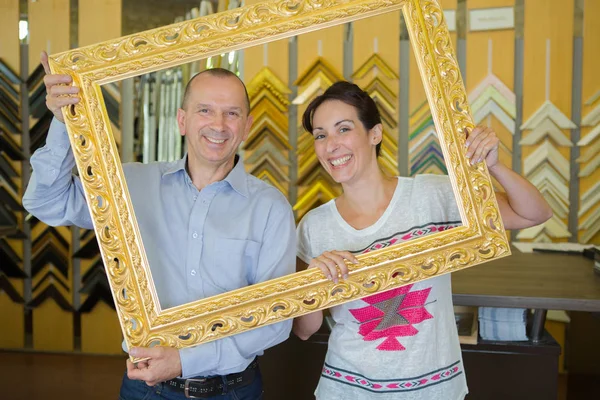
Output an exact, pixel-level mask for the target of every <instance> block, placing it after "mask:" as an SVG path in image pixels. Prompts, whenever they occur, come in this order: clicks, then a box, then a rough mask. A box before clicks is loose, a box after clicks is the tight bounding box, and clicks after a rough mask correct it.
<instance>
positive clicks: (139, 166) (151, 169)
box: [123, 161, 177, 177]
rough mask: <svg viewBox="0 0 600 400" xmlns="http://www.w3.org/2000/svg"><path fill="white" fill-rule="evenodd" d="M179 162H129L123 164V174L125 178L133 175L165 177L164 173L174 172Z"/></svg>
mask: <svg viewBox="0 0 600 400" xmlns="http://www.w3.org/2000/svg"><path fill="white" fill-rule="evenodd" d="M176 164H177V161H153V162H150V163H148V164H143V163H141V162H128V163H124V164H123V172H124V173H125V177H127V176H128V175H131V174H136V175H137V174H145V175H153V174H157V175H161V176H162V175H163V174H164V173H166V172H168V171H170V170H172V169H173V168H174V167H175V165H176Z"/></svg>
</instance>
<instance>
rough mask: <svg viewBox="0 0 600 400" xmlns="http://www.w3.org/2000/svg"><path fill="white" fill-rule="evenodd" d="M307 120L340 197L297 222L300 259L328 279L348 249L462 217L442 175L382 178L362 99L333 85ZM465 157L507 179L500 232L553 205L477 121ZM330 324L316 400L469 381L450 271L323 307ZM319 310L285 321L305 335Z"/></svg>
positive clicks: (376, 119)
mask: <svg viewBox="0 0 600 400" xmlns="http://www.w3.org/2000/svg"><path fill="white" fill-rule="evenodd" d="M303 125H304V128H305V129H306V130H307V131H308V132H311V133H312V134H313V136H314V140H315V151H316V154H317V157H318V159H319V161H320V163H321V165H322V166H323V168H325V170H326V171H327V172H328V173H329V174H330V175H331V176H332V178H333V179H334V180H335V181H336V182H339V183H341V185H342V188H343V194H342V195H341V196H340V197H338V198H336V199H334V200H332V201H330V202H328V203H327V204H324V205H322V206H320V207H318V208H316V209H314V210H312V211H310V212H309V213H308V214H307V215H306V216H305V217H304V218H303V219H302V221H301V222H300V224H299V225H298V258H299V260H298V262H299V263H301V264H303V265H304V266H306V265H308V268H320V269H321V271H323V273H324V274H325V275H326V276H327V277H328V278H329V279H331V280H333V281H334V282H337V281H338V279H339V277H341V278H346V277H347V273H348V270H347V267H346V264H345V262H344V260H349V261H352V262H356V259H355V257H354V255H353V254H361V253H366V252H368V251H371V250H375V249H377V248H381V247H384V246H387V245H390V244H394V243H398V242H400V241H403V240H408V239H413V238H416V237H418V236H419V235H423V234H426V232H432V231H440V230H445V229H450V228H453V227H455V226H458V225H460V223H461V222H460V214H459V212H458V209H457V207H456V205H455V204H456V200H455V198H454V193H453V191H452V187H451V184H450V181H449V180H448V177H447V176H439V175H420V176H416V177H414V178H404V177H388V176H386V175H384V174H383V173H382V171H381V170H380V168H379V167H378V164H377V155H378V153H379V148H380V146H381V139H382V125H381V118H380V115H379V112H378V110H377V106H376V105H375V102H374V101H373V100H372V99H371V97H370V96H369V95H368V94H367V93H366V92H364V91H362V90H361V89H360V88H359V87H358V86H356V85H354V84H350V83H348V82H338V83H336V84H334V85H333V86H331V87H330V88H329V89H328V90H327V91H326V92H325V93H323V95H321V96H319V97H317V98H316V99H315V100H313V101H312V102H311V104H310V105H309V106H308V108H307V109H306V112H305V113H304V116H303ZM467 157H469V159H470V160H472V161H471V162H472V163H478V162H482V161H483V160H485V161H486V163H487V165H488V168H489V171H490V173H491V175H492V176H493V177H494V178H496V180H497V181H498V182H499V183H500V184H501V185H502V186H503V187H504V189H505V190H506V193H498V194H497V199H498V205H499V207H500V212H501V215H502V219H503V221H504V224H505V227H506V229H521V228H526V227H529V226H532V225H536V224H540V223H542V222H544V221H546V220H547V219H548V218H550V217H551V216H552V210H551V209H550V207H549V206H548V204H547V203H546V201H545V200H544V199H543V197H542V196H541V194H540V193H539V191H538V190H537V189H536V188H535V187H534V186H533V185H531V184H530V183H529V182H527V181H526V180H525V179H523V178H522V177H521V176H519V175H518V174H516V173H514V172H513V171H511V170H510V169H509V168H507V167H506V166H504V165H503V164H502V163H500V162H499V161H498V138H497V137H496V134H495V133H494V132H493V131H492V130H491V129H489V128H481V127H478V128H476V129H474V130H473V131H472V132H471V133H470V134H469V136H468V138H467ZM331 313H332V316H333V318H334V320H335V322H336V325H335V327H334V328H333V331H332V332H331V337H330V340H329V348H328V351H327V356H326V359H325V365H324V367H323V370H322V373H321V379H320V381H319V385H318V387H317V389H316V392H315V395H316V397H317V399H318V400H335V399H340V400H349V399H352V400H359V399H382V400H384V399H424V400H425V399H427V400H436V399H440V400H442V399H443V400H453V399H463V398H464V397H465V395H466V394H467V385H466V380H465V374H464V369H463V365H462V359H461V352H460V345H459V342H458V333H457V329H456V325H455V320H454V313H453V306H452V292H451V286H450V275H449V274H446V275H443V276H439V277H435V278H432V279H428V280H425V281H421V282H417V283H415V284H411V285H407V286H404V287H401V288H397V289H393V290H390V291H387V292H384V293H378V294H376V295H373V296H370V297H367V298H364V299H361V300H356V301H353V302H350V303H346V304H343V305H340V306H336V307H333V308H332V309H331ZM322 321H323V313H322V312H321V311H318V312H315V313H312V314H309V315H305V316H302V317H300V318H297V319H296V320H295V321H294V333H295V334H296V335H297V336H299V337H300V338H301V339H304V340H306V339H308V338H309V337H310V336H311V335H312V334H313V333H315V332H316V331H317V330H318V329H319V327H320V326H321V323H322Z"/></svg>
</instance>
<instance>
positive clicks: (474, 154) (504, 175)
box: [466, 126, 552, 229]
mask: <svg viewBox="0 0 600 400" xmlns="http://www.w3.org/2000/svg"><path fill="white" fill-rule="evenodd" d="M499 143H500V140H499V139H498V137H497V136H496V133H495V132H494V131H493V130H492V129H490V128H486V127H481V126H478V127H477V128H475V129H473V131H472V132H470V133H469V135H468V137H467V142H466V147H467V158H469V159H470V160H471V163H472V164H475V163H478V162H481V161H482V160H485V161H486V164H487V166H488V169H489V171H490V174H491V175H492V176H493V177H494V178H496V180H497V181H498V182H499V183H500V185H502V187H503V188H504V190H505V191H506V192H496V198H497V200H498V207H499V209H500V215H501V216H502V221H503V222H504V227H505V228H506V229H523V228H528V227H530V226H534V225H539V224H542V223H544V222H545V221H547V220H548V219H550V217H552V208H550V206H549V205H548V203H547V202H546V200H545V199H544V197H543V196H542V194H541V193H540V192H539V190H537V188H536V187H535V186H533V185H532V184H531V183H530V182H529V181H528V180H527V179H525V178H523V177H522V176H521V175H519V174H517V173H516V172H514V171H513V170H511V169H510V168H508V167H506V166H505V165H504V164H502V163H501V162H500V161H499V159H498V145H499Z"/></svg>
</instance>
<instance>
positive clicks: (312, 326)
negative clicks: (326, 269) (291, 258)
mask: <svg viewBox="0 0 600 400" xmlns="http://www.w3.org/2000/svg"><path fill="white" fill-rule="evenodd" d="M306 267H308V264H306V263H305V262H304V261H302V260H301V259H300V258H296V271H304V270H305V269H306ZM322 323H323V311H321V310H319V311H315V312H314V313H310V314H306V315H303V316H301V317H298V318H294V325H293V327H292V332H294V334H295V335H296V336H298V337H299V338H300V339H302V340H308V338H309V337H311V336H312V335H313V334H314V333H315V332H316V331H318V330H319V328H320V327H321V324H322Z"/></svg>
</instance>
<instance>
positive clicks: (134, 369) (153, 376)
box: [127, 346, 181, 386]
mask: <svg viewBox="0 0 600 400" xmlns="http://www.w3.org/2000/svg"><path fill="white" fill-rule="evenodd" d="M129 354H130V355H132V356H133V357H137V358H149V360H146V361H141V362H139V363H137V364H134V363H132V362H131V361H130V360H127V376H128V377H129V379H134V380H138V381H144V382H146V385H148V386H154V385H156V384H158V383H160V382H165V381H168V380H169V379H173V378H177V377H178V376H181V359H180V358H179V351H178V350H177V349H174V348H172V347H162V346H156V347H152V348H146V347H133V348H132V349H131V350H130V351H129Z"/></svg>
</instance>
